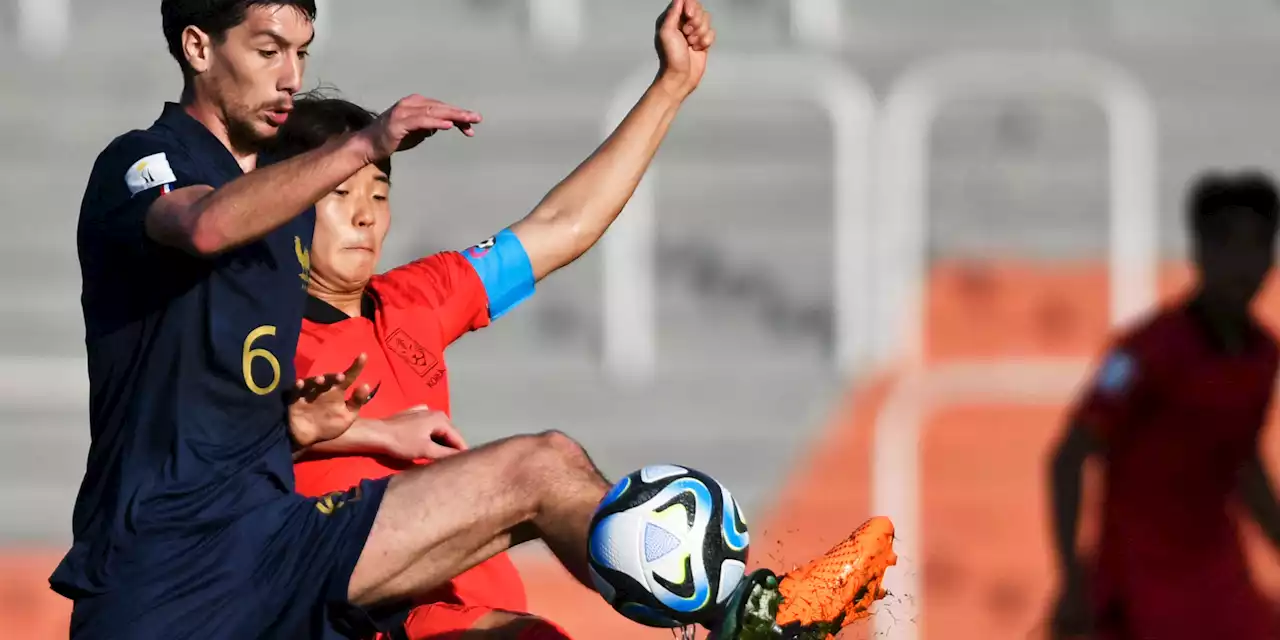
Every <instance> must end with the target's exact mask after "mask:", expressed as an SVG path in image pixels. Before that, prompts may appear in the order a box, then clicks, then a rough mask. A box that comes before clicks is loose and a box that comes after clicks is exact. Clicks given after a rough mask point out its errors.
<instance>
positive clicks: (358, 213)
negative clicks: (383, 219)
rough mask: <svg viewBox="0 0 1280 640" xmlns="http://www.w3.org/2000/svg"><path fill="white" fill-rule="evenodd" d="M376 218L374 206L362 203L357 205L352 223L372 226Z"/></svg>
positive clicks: (358, 225) (359, 225) (360, 225)
mask: <svg viewBox="0 0 1280 640" xmlns="http://www.w3.org/2000/svg"><path fill="white" fill-rule="evenodd" d="M376 220H377V217H376V216H374V215H373V208H372V207H369V206H364V205H360V206H357V207H356V210H355V214H354V215H353V216H352V217H351V224H353V225H355V226H357V227H360V228H364V227H372V226H373V224H374V222H375V221H376Z"/></svg>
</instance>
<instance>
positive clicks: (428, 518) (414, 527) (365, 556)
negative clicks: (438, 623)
mask: <svg viewBox="0 0 1280 640" xmlns="http://www.w3.org/2000/svg"><path fill="white" fill-rule="evenodd" d="M608 490H609V483H608V482H607V481H606V480H605V479H604V477H603V476H601V475H600V472H599V471H598V470H596V468H595V465H593V464H592V462H591V460H590V458H588V457H587V454H586V453H585V452H584V451H583V450H582V447H580V446H579V445H578V444H577V443H576V442H574V441H573V440H572V439H570V438H569V437H567V436H565V435H564V434H561V433H557V432H548V433H544V434H540V435H527V436H516V437H514V438H508V439H506V440H501V441H498V442H494V443H491V444H488V445H485V446H483V447H479V448H477V449H473V450H471V451H466V452H464V453H461V454H458V455H455V456H451V457H449V458H446V459H444V460H440V461H438V462H435V463H432V464H430V465H427V466H425V467H420V468H416V469H411V470H408V471H404V472H402V473H400V474H398V475H397V476H395V477H394V478H393V479H392V480H391V484H390V485H389V487H388V488H387V491H386V494H385V495H384V497H383V500H382V505H381V507H380V508H379V509H378V515H377V518H376V520H375V521H374V524H373V529H372V531H371V532H370V534H369V538H368V541H367V542H366V543H365V547H364V551H363V552H362V553H361V554H360V561H359V562H358V563H357V564H356V568H355V571H354V572H353V573H352V576H351V582H350V586H349V587H348V593H349V595H350V597H351V600H352V602H354V603H356V604H359V605H372V604H377V603H385V602H391V601H396V600H401V599H405V598H410V597H413V596H416V595H420V594H424V593H427V592H429V591H431V590H432V589H434V588H436V587H439V586H440V585H443V584H444V583H445V582H448V581H449V580H450V579H452V578H454V577H455V576H457V575H458V574H459V573H462V572H463V571H465V570H467V569H470V568H471V567H473V566H475V565H476V564H479V563H480V562H482V561H483V560H485V559H487V558H489V557H491V556H493V555H494V554H496V553H498V552H500V551H503V550H506V549H507V548H509V547H511V546H512V545H514V544H519V543H520V542H523V541H525V540H527V539H530V538H532V537H537V538H540V539H542V540H543V541H544V542H546V544H547V546H548V547H550V548H551V550H552V552H554V553H555V554H556V556H557V557H558V558H559V559H560V562H561V563H562V564H564V566H565V568H567V569H568V570H569V571H570V572H571V573H573V574H574V576H575V577H577V578H578V580H579V581H581V582H583V583H584V584H588V585H589V584H591V580H590V577H589V576H588V570H587V554H588V552H587V533H588V529H589V526H590V522H591V516H592V514H593V513H594V512H595V509H596V507H597V506H598V505H599V503H600V500H601V499H602V498H603V497H604V495H605V493H607V492H608Z"/></svg>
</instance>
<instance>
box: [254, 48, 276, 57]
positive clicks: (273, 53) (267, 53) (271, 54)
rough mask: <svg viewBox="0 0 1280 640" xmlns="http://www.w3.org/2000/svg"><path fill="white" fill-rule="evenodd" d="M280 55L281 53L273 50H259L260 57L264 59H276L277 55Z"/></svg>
mask: <svg viewBox="0 0 1280 640" xmlns="http://www.w3.org/2000/svg"><path fill="white" fill-rule="evenodd" d="M278 53H280V52H279V51H273V50H271V49H259V50H258V55H260V56H262V57H264V58H274V57H276V54H278Z"/></svg>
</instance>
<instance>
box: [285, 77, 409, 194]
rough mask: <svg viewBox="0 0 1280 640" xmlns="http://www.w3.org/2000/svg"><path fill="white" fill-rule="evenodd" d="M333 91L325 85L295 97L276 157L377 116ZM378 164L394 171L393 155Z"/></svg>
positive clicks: (320, 143)
mask: <svg viewBox="0 0 1280 640" xmlns="http://www.w3.org/2000/svg"><path fill="white" fill-rule="evenodd" d="M334 94H335V92H334V91H333V90H332V89H327V88H322V89H315V90H312V91H308V92H306V93H300V94H298V95H297V96H295V97H294V99H293V112H292V113H290V114H289V118H288V119H287V120H285V122H284V125H283V126H281V127H280V132H279V134H278V135H277V136H276V139H275V142H274V146H273V148H272V151H273V153H272V155H273V156H274V157H276V158H278V159H280V160H284V159H286V158H291V157H293V156H296V155H298V154H301V153H306V152H308V151H311V150H313V149H318V148H320V147H322V146H324V144H325V143H326V142H328V141H330V140H332V139H334V138H336V137H338V136H340V135H343V134H347V133H351V132H354V131H359V130H361V129H364V128H365V127H368V126H369V125H371V124H373V121H374V120H376V119H377V118H378V114H376V113H374V112H372V111H369V110H368V109H365V108H364V107H361V106H360V105H358V104H356V103H354V102H350V101H348V100H343V99H342V98H339V97H336V95H334ZM376 165H377V167H378V168H379V169H382V171H383V172H384V173H386V174H387V175H388V176H390V175H391V159H390V158H388V159H386V160H382V161H380V162H378V163H376Z"/></svg>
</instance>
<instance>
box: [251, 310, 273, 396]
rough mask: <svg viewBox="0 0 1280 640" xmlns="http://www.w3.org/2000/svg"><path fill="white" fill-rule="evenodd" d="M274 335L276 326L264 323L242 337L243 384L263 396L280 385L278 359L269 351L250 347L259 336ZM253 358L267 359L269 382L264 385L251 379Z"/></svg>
mask: <svg viewBox="0 0 1280 640" xmlns="http://www.w3.org/2000/svg"><path fill="white" fill-rule="evenodd" d="M274 335H276V328H275V327H274V326H272V325H269V324H265V325H262V326H261V327H258V328H257V329H254V330H253V331H250V332H249V335H248V336H247V337H245V339H244V356H243V358H242V360H243V367H244V383H245V386H247V387H249V390H250V391H252V392H254V393H256V394H258V395H260V396H265V395H267V394H268V393H271V392H272V391H275V390H276V387H278V386H280V361H279V360H277V359H276V356H275V354H273V353H271V352H270V351H267V350H266V349H263V348H261V347H259V348H257V349H254V348H252V347H253V343H254V342H256V341H257V340H258V339H259V338H262V337H264V336H274ZM254 358H265V359H266V360H267V364H269V365H271V382H270V383H269V384H267V386H265V387H260V386H258V383H256V382H254V381H253V360H254Z"/></svg>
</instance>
